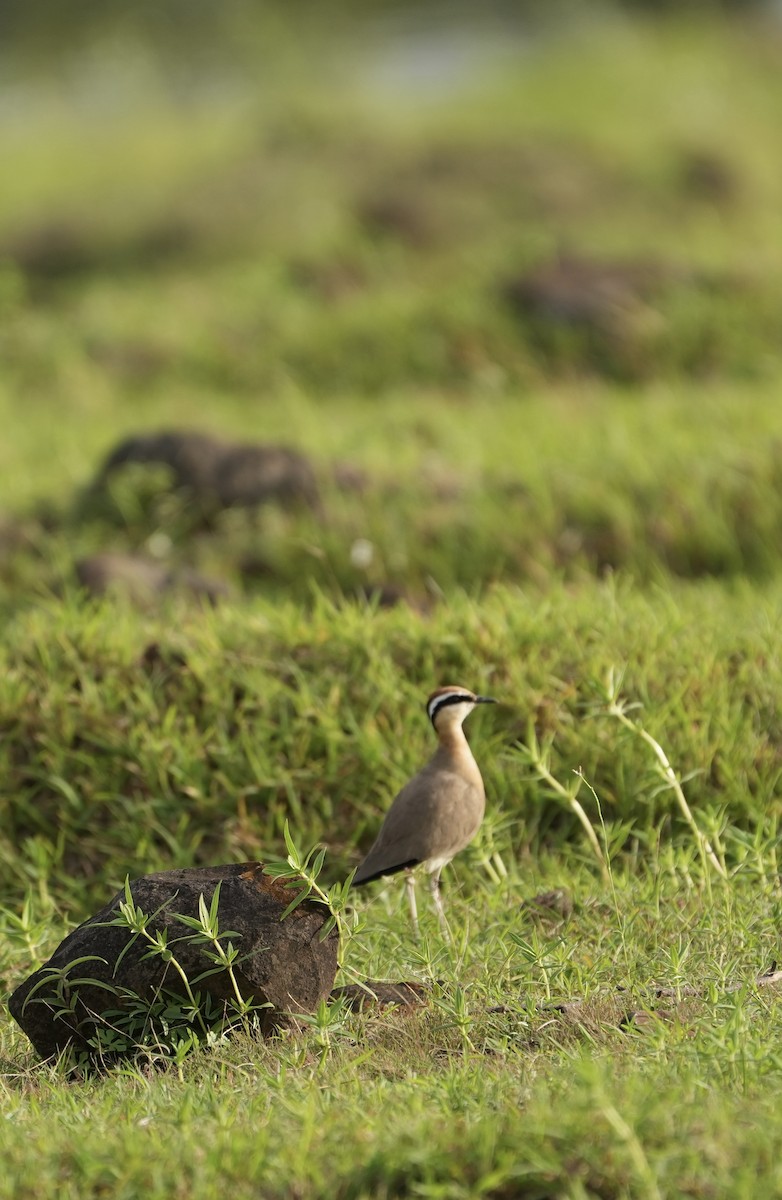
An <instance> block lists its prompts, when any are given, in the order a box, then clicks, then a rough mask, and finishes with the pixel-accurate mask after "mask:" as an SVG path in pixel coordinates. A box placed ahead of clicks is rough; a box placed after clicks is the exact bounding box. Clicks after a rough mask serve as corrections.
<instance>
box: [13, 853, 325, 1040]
mask: <svg viewBox="0 0 782 1200" xmlns="http://www.w3.org/2000/svg"><path fill="white" fill-rule="evenodd" d="M218 883H219V884H220V903H219V923H220V929H221V930H225V931H228V930H231V931H233V933H234V936H232V937H231V938H230V940H231V941H232V942H233V944H234V946H235V947H237V949H238V950H239V959H238V962H237V965H235V966H234V975H235V977H236V980H237V983H238V986H239V989H240V991H241V994H242V997H243V998H244V999H245V1000H250V1001H252V1002H253V1003H254V1004H257V1005H268V1006H269V1007H267V1008H263V1009H261V1011H260V1017H261V1021H262V1029H263V1032H264V1033H269V1032H272V1031H273V1030H274V1029H275V1028H277V1027H278V1026H279V1025H281V1024H284V1023H285V1021H286V1016H288V1017H290V1018H291V1019H292V1018H293V1017H295V1015H296V1014H300V1013H306V1012H312V1011H314V1010H315V1009H316V1008H317V1006H318V1004H319V1003H320V1002H321V1000H325V999H327V998H328V996H329V993H330V991H331V988H332V985H333V983H334V976H335V974H336V970H337V946H338V936H337V933H336V931H335V930H333V931H332V932H331V933H330V934H329V935H328V936H327V937H326V938H325V939H321V936H320V935H321V930H322V928H323V924H324V922H325V920H326V918H327V916H328V912H327V910H326V909H325V908H324V907H323V906H322V905H320V904H316V903H314V902H312V901H304V903H302V904H300V905H299V907H298V908H296V909H295V910H294V911H293V912H292V913H291V914H290V915H289V916H288V917H286V918H285V920H284V921H281V920H280V917H281V915H282V913H283V912H284V910H285V908H286V907H287V905H288V904H289V902H290V900H291V899H292V897H293V895H294V894H295V893H294V892H292V891H291V890H290V889H288V888H286V887H285V886H284V885H283V883H282V882H281V881H280V880H275V879H272V878H271V877H269V876H267V875H264V874H263V867H262V864H260V863H257V862H250V863H229V864H227V865H225V866H217V867H196V868H190V869H183V870H177V871H164V872H161V873H160V874H156V875H145V876H143V877H142V878H141V879H137V880H135V881H134V882H133V883H132V884H131V892H132V896H133V903H134V904H135V905H136V906H137V907H139V908H141V909H142V910H143V912H144V913H147V914H150V920H149V924H148V929H149V931H150V933H152V934H153V936H154V934H155V932H156V931H158V930H165V931H166V933H167V935H168V945H169V947H172V948H173V950H174V952H175V954H176V958H177V960H178V962H179V963H180V964H181V965H182V967H183V968H184V971H185V973H186V975H187V977H188V979H189V980H190V981H191V983H192V981H193V980H196V979H197V977H198V976H201V975H202V974H203V972H205V971H209V969H210V968H211V967H212V966H213V965H214V964H213V963H212V961H211V960H210V959H209V958H208V957H207V955H206V954H205V946H204V944H203V943H200V944H199V943H198V942H196V941H192V940H189V938H188V935H189V934H190V932H191V931H190V929H188V928H187V927H186V926H185V925H184V924H183V923H182V922H181V921H179V920H178V919H177V914H181V915H183V916H188V917H197V916H198V904H199V898H200V897H203V899H204V901H205V903H206V905H207V907H208V906H209V904H210V902H211V899H212V896H213V894H214V890H215V887H216V886H217V884H218ZM124 899H125V896H124V892H122V891H121V892H118V893H117V894H116V895H115V896H114V897H113V898H112V899H111V900H110V901H109V903H108V904H107V905H106V907H105V908H103V909H101V911H100V912H98V913H96V914H95V916H93V917H91V918H90V919H89V920H88V921H85V922H84V923H83V924H82V925H80V926H79V927H78V928H77V929H75V930H74V931H73V932H72V933H71V934H69V935H68V937H66V938H65V940H64V941H63V942H62V943H61V944H60V946H59V947H58V948H57V950H55V952H54V954H53V955H52V957H51V958H50V959H49V961H48V962H47V963H45V964H44V966H43V967H41V968H40V969H39V970H37V971H35V972H34V974H32V975H31V976H29V978H28V979H26V980H25V981H24V983H22V984H20V985H19V987H17V989H16V991H15V992H14V993H13V995H12V996H11V998H10V1000H9V1002H8V1007H9V1011H10V1013H11V1015H12V1017H13V1018H14V1020H16V1021H17V1022H18V1024H19V1025H20V1026H21V1028H22V1029H23V1030H24V1032H25V1033H26V1034H27V1036H28V1037H29V1039H30V1041H31V1042H32V1043H33V1045H34V1046H35V1048H36V1050H37V1051H38V1053H39V1054H40V1055H41V1057H42V1058H44V1059H48V1058H51V1057H52V1056H54V1055H58V1054H60V1053H62V1052H63V1051H64V1050H66V1049H67V1048H69V1047H70V1048H73V1049H74V1050H76V1051H82V1052H84V1053H86V1054H87V1055H88V1056H90V1057H92V1056H93V1054H94V1051H93V1049H92V1047H91V1045H90V1039H92V1038H94V1036H95V1034H96V1031H97V1030H98V1029H99V1028H100V1027H101V1026H103V1027H105V1026H106V1024H107V1018H106V1015H105V1014H106V1013H112V1011H113V1012H116V1010H117V1009H118V1008H120V1009H121V1008H122V1007H123V1005H124V1004H125V1003H126V1000H125V999H124V998H123V996H121V995H120V996H118V995H117V991H118V990H119V989H128V990H129V991H130V992H131V993H134V994H135V995H136V996H139V997H140V998H141V1000H142V1001H143V1002H145V1003H146V1002H151V1001H152V1000H153V999H154V997H155V996H156V995H157V993H158V991H159V989H160V987H161V986H165V988H166V989H168V990H170V991H173V992H175V993H176V994H178V995H182V994H184V992H183V983H182V981H181V979H180V976H179V974H178V973H177V971H176V970H175V969H173V968H172V967H171V965H170V964H169V963H166V962H164V961H163V959H162V958H161V957H160V956H159V955H156V954H155V955H153V956H149V954H148V951H149V943H148V942H147V941H146V940H144V939H143V938H141V937H137V938H134V937H133V936H132V935H131V934H130V933H129V931H128V930H127V929H126V928H122V927H120V926H115V925H111V924H107V922H110V921H112V920H113V918H114V917H115V916H116V915H117V913H118V911H119V905H120V903H121V902H122V901H123V900H124ZM224 943H225V939H223V944H224ZM69 964H72V965H70V966H69ZM195 987H196V989H197V990H198V991H200V992H201V993H202V994H203V993H207V994H208V995H209V996H210V997H211V998H212V999H213V1000H214V1001H215V1002H216V1003H217V1004H218V1005H222V1004H224V1003H227V1002H228V1001H230V999H231V998H232V996H233V992H232V988H231V983H230V979H229V977H228V975H227V973H226V972H225V971H224V970H221V971H219V972H218V973H216V974H212V975H207V977H205V978H201V979H199V980H198V983H197V984H196V985H195ZM63 999H64V1000H65V1002H64V1003H63Z"/></svg>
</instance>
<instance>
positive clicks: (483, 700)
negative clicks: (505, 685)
mask: <svg viewBox="0 0 782 1200" xmlns="http://www.w3.org/2000/svg"><path fill="white" fill-rule="evenodd" d="M475 703H476V704H499V700H495V699H494V697H493V696H476V697H475Z"/></svg>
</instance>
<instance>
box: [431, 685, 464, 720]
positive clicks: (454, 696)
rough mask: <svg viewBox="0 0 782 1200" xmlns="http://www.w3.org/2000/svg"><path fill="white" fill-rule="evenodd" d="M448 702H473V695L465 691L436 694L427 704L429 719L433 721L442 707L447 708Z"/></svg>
mask: <svg viewBox="0 0 782 1200" xmlns="http://www.w3.org/2000/svg"><path fill="white" fill-rule="evenodd" d="M446 704H472V696H470V695H467V694H465V693H464V692H446V693H445V695H444V696H435V697H434V699H433V700H430V701H429V703H428V704H427V706H426V711H427V712H428V713H429V720H430V721H433V720H434V718H435V714H436V713H437V712H439V710H440V709H441V708H445V706H446Z"/></svg>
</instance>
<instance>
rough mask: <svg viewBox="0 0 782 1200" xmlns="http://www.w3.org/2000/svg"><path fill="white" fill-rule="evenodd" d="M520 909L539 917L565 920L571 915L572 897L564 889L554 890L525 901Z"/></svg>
mask: <svg viewBox="0 0 782 1200" xmlns="http://www.w3.org/2000/svg"><path fill="white" fill-rule="evenodd" d="M522 908H523V909H526V910H527V912H531V913H534V914H535V915H536V916H540V917H558V918H561V919H562V920H566V919H567V918H568V917H569V916H571V915H572V913H573V897H572V896H571V895H570V893H569V892H568V891H566V890H565V888H554V890H553V891H551V892H541V893H540V894H539V895H537V896H533V897H532V898H531V899H530V900H525V901H524V903H523V904H522Z"/></svg>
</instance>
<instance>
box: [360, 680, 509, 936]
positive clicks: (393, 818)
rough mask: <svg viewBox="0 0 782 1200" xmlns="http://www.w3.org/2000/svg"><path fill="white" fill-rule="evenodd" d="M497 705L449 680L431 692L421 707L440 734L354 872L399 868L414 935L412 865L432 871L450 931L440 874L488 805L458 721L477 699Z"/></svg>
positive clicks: (376, 874) (363, 878) (363, 875)
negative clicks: (441, 890) (448, 683)
mask: <svg viewBox="0 0 782 1200" xmlns="http://www.w3.org/2000/svg"><path fill="white" fill-rule="evenodd" d="M496 703H497V701H496V700H494V699H493V697H491V696H478V695H476V694H475V692H471V691H469V689H468V688H464V687H456V686H453V685H449V686H447V687H439V688H437V689H436V690H435V691H434V692H432V694H431V695H430V696H429V697H428V699H427V701H426V712H427V714H428V716H429V720H430V721H431V722H432V726H433V728H434V731H435V733H436V734H437V740H438V743H439V744H438V747H437V750H436V751H435V753H434V755H433V756H432V758H431V759H430V760H429V762H428V763H427V764H426V766H425V767H423V768H422V769H421V770H420V771H419V772H418V774H417V775H414V776H413V778H412V779H411V780H410V781H409V782H408V783H406V784H405V786H404V787H403V788H402V790H401V791H400V792H399V793H398V795H397V796H396V797H395V798H394V800H393V802H392V804H391V807H390V808H389V810H388V812H387V813H386V817H385V820H384V821H383V824H382V826H381V828H380V832H379V834H378V835H377V838H376V839H375V842H374V844H373V845H372V847H371V849H370V850H369V853H368V854H367V855H366V857H365V858H364V860H363V862H361V863H360V865H359V867H358V868H357V870H356V873H355V875H354V876H353V884H354V885H358V886H360V885H363V884H366V883H370V882H371V881H372V880H373V879H379V878H380V877H381V876H383V875H394V874H395V873H396V872H397V871H404V872H405V884H406V887H407V898H408V902H409V904H410V915H411V918H412V922H413V929H414V932H415V934H416V936H418V909H417V906H416V898H415V877H414V875H413V868H414V867H417V866H421V867H423V869H424V870H425V871H426V872H427V874H428V875H429V886H430V888H431V892H432V899H433V901H434V905H435V908H436V910H437V918H438V921H439V923H440V928H441V930H442V932H443V934H444V935H445V936H446V937H447V936H448V925H447V922H446V920H445V912H444V910H443V902H442V898H441V896H440V873H441V871H442V869H443V867H444V866H445V865H446V864H447V863H449V862H450V861H451V859H452V858H453V857H454V856H455V855H456V854H458V853H459V851H460V850H463V849H464V847H465V846H466V845H467V844H468V843H469V842H471V841H472V839H473V838H474V837H475V834H476V833H477V832H478V829H479V827H480V824H481V821H482V820H483V814H484V810H485V807H486V794H485V792H484V788H483V780H482V778H481V773H480V771H479V770H478V764H477V763H476V761H475V759H474V757H473V753H472V750H471V749H470V746H469V743H468V741H467V738H466V737H465V735H464V730H463V729H462V723H463V722H464V720H465V718H466V717H468V716H469V714H470V713H471V712H472V710H473V709H474V708H475V707H476V706H477V705H478V704H496Z"/></svg>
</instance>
